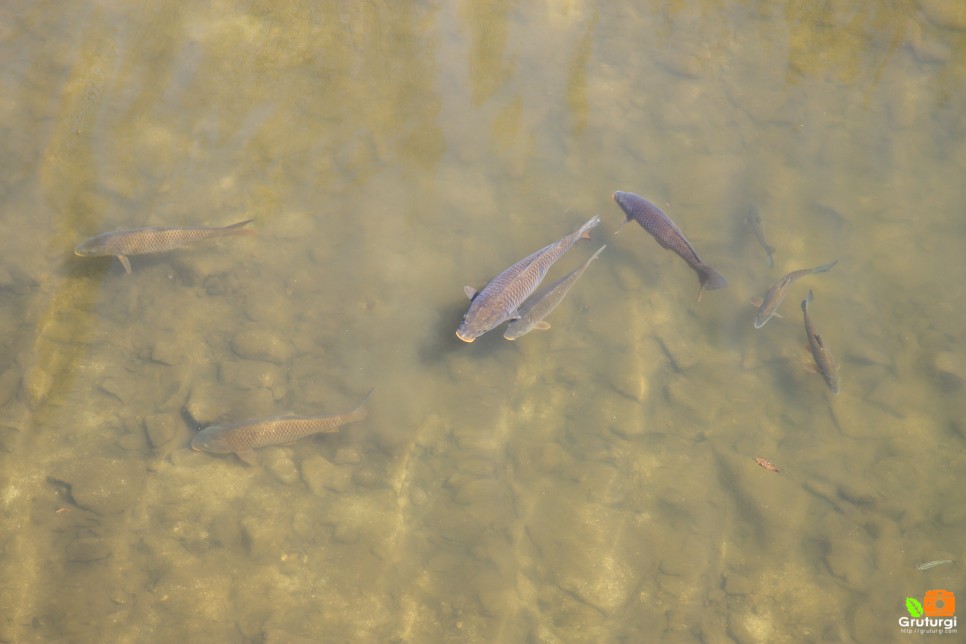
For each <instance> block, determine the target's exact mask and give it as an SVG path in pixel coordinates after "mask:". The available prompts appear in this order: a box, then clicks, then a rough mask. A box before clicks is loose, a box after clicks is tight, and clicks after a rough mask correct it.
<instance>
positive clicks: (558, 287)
mask: <svg viewBox="0 0 966 644" xmlns="http://www.w3.org/2000/svg"><path fill="white" fill-rule="evenodd" d="M605 248H607V245H606V244H604V245H603V246H601V247H600V248H598V249H597V252H596V253H594V254H593V255H591V256H590V259H588V260H587V261H586V262H584V263H583V264H581V265H580V266H578V267H577V268H575V269H574V270H572V271H570V272H569V273H568V274H567V275H564V276H563V277H561V278H560V279H559V280H557V281H556V282H554V283H553V284H551V285H550V286H547V287H545V288H542V289H540V290H539V291H537V292H536V293H534V294H533V297H531V298H530V299H528V300H527V301H526V302H524V303H523V304H522V305H521V306H520V311H519V313H520V317H519V318H517V319H516V320H513V321H512V322H510V324H508V325H507V327H506V331H504V332H503V337H504V338H506V339H507V340H516V339H517V338H519V337H521V336H524V335H526V334H527V333H530V332H531V331H533V330H534V329H537V330H539V331H545V330H547V329H549V328H550V325H549V324H547V323H546V322H544V321H543V319H544V318H545V317H547V316H548V315H550V314H551V313H552V312H553V310H554V309H555V308H557V305H559V304H560V303H561V302H563V300H564V298H565V297H567V293H568V292H569V291H570V289H571V287H572V286H573V285H574V284H575V283H576V282H577V280H578V279H579V278H580V276H581V275H583V274H584V271H585V270H587V267H588V266H590V263H591V262H592V261H594V260H595V259H597V256H598V255H600V254H601V252H603V250H604V249H605Z"/></svg>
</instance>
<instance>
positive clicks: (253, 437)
mask: <svg viewBox="0 0 966 644" xmlns="http://www.w3.org/2000/svg"><path fill="white" fill-rule="evenodd" d="M373 391H375V390H374V389H370V390H369V393H368V394H366V397H365V398H363V399H362V402H360V403H359V404H358V406H356V408H355V409H353V410H352V411H350V412H347V413H345V414H338V415H335V416H276V417H274V418H261V419H256V420H243V421H239V422H236V423H226V424H223V425H211V426H209V427H205V428H204V429H203V430H201V431H200V432H198V433H197V434H195V437H194V438H193V439H192V440H191V448H192V449H195V450H198V451H199V452H209V453H211V454H231V453H234V454H235V455H236V456H238V458H240V459H241V460H243V461H245V462H246V463H248V464H249V465H255V463H256V460H255V452H254V450H255V449H256V448H258V447H266V446H268V445H284V444H286V443H292V442H295V441H297V440H299V439H301V438H305V437H307V436H312V435H313V434H325V433H330V432H334V431H335V430H336V428H337V427H339V426H340V425H345V424H346V423H354V422H356V421H357V420H362V419H363V418H365V417H366V415H367V414H368V413H369V412H368V410H367V409H366V408H365V404H366V401H368V400H369V396H371V395H372V392H373Z"/></svg>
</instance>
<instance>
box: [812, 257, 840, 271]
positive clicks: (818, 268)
mask: <svg viewBox="0 0 966 644" xmlns="http://www.w3.org/2000/svg"><path fill="white" fill-rule="evenodd" d="M838 263H839V260H837V259H836V260H832V261H831V262H829V263H828V264H822V265H821V266H816V267H815V268H813V269H812V272H813V273H824V272H826V271H828V270H829V269H831V268H832V267H833V266H835V265H836V264H838Z"/></svg>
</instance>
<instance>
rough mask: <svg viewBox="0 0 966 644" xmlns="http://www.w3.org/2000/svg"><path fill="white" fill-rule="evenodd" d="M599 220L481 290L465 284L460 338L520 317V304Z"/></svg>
mask: <svg viewBox="0 0 966 644" xmlns="http://www.w3.org/2000/svg"><path fill="white" fill-rule="evenodd" d="M599 223H600V218H599V217H596V216H595V217H592V218H591V219H590V220H589V221H587V223H585V224H584V225H583V226H581V227H580V228H579V229H578V230H576V231H575V232H573V233H571V234H569V235H567V236H566V237H564V238H563V239H561V240H559V241H555V242H554V243H552V244H549V245H547V246H544V247H543V248H541V249H540V250H538V251H537V252H535V253H532V254H530V255H528V256H527V257H524V258H523V259H521V260H520V261H519V262H517V263H516V264H514V265H513V266H511V267H510V268H508V269H506V270H505V271H503V272H502V273H500V274H499V275H497V276H496V277H494V278H493V279H491V280H490V281H489V283H488V284H487V285H486V286H484V287H483V290H482V291H480V292H476V291H475V290H473V288H472V287H470V286H467V287H465V288H464V291H465V292H466V296H467V297H468V298H470V308H468V309H467V310H466V313H465V314H464V315H463V321H462V322H460V326H459V328H458V329H457V330H456V337H458V338H459V339H460V340H462V341H463V342H472V341H473V340H475V339H476V338H478V337H480V336H481V335H483V334H484V333H486V332H487V331H490V330H491V329H493V328H495V327H497V326H499V325H500V324H502V323H503V322H506V321H507V320H515V319H516V318H518V317H520V314H519V313H518V309H519V308H520V305H521V304H523V302H524V300H526V299H527V298H528V297H530V295H531V294H532V293H533V292H534V291H535V290H537V287H538V286H539V285H540V282H541V281H542V280H543V278H544V276H545V275H546V274H547V271H548V270H550V267H551V266H553V263H554V262H556V261H557V260H558V259H560V258H561V257H562V256H563V254H564V253H566V252H567V251H568V250H570V249H571V248H573V245H574V244H576V243H577V240H578V239H581V238H584V239H589V238H590V234H589V232H588V231H589V230H590V229H591V228H593V227H594V226H596V225H597V224H599Z"/></svg>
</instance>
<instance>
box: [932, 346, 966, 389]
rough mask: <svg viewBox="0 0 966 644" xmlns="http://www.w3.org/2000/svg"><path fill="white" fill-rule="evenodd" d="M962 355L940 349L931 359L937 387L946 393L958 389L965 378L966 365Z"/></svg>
mask: <svg viewBox="0 0 966 644" xmlns="http://www.w3.org/2000/svg"><path fill="white" fill-rule="evenodd" d="M963 365H964V359H963V356H957V355H956V354H955V353H953V352H952V351H940V352H939V353H937V354H936V357H935V358H934V359H933V363H932V367H933V375H934V377H935V378H936V385H937V387H938V388H939V389H940V390H942V391H944V392H947V393H952V392H954V391H958V390H959V389H961V388H962V386H963V380H966V367H964V366H963Z"/></svg>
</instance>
